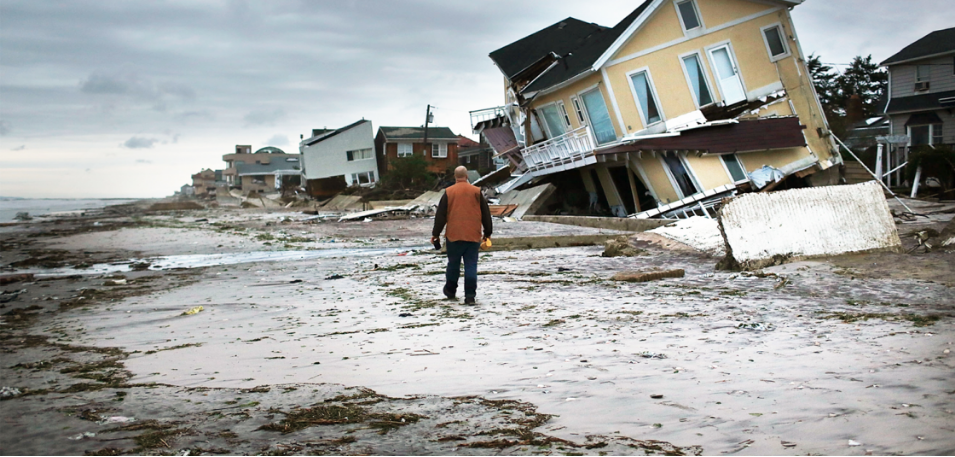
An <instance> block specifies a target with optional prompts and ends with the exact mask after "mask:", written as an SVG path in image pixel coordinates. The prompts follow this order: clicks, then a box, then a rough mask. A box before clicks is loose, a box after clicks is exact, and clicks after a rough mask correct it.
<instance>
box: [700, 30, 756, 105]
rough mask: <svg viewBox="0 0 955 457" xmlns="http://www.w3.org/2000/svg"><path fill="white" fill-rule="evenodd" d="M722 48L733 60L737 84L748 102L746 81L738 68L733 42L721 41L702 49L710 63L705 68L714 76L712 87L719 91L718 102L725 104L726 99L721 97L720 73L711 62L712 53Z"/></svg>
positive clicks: (714, 63) (741, 70)
mask: <svg viewBox="0 0 955 457" xmlns="http://www.w3.org/2000/svg"><path fill="white" fill-rule="evenodd" d="M723 46H726V49H728V50H729V55H730V58H731V59H733V65H735V66H736V71H737V72H739V84H740V86H743V94H745V95H746V100H749V90H748V89H747V88H746V79H744V78H743V69H742V68H740V66H739V59H737V58H736V49H734V48H733V42H732V41H730V40H723V41H720V42H719V43H713V44H711V45H709V46H707V47H705V48H703V51H704V52H705V53H706V60H708V61H709V63H710V65H709V68H707V70H710V71H711V72H713V73H712V74H714V75H716V76H714V77H713V80H714V81H715V82H716V84H714V87H715V88H716V89H718V90H719V92H717V93H718V94H719V96H720V97H719V102H721V103H724V102H726V97H725V96H724V95H723V88H722V87H720V80H719V77H720V73H719V71H717V69H716V62H714V61H713V51H714V50H716V49H719V48H721V47H723Z"/></svg>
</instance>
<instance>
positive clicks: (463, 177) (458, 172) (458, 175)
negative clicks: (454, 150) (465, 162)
mask: <svg viewBox="0 0 955 457" xmlns="http://www.w3.org/2000/svg"><path fill="white" fill-rule="evenodd" d="M467 179H468V169H467V168H465V167H464V166H460V167H457V168H455V169H454V180H455V181H467Z"/></svg>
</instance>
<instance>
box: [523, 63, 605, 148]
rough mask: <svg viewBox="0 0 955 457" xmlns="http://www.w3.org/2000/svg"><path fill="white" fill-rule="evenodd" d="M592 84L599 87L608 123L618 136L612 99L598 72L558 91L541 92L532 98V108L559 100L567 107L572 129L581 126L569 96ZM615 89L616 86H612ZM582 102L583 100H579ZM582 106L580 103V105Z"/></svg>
mask: <svg viewBox="0 0 955 457" xmlns="http://www.w3.org/2000/svg"><path fill="white" fill-rule="evenodd" d="M594 84H599V85H598V86H597V87H598V88H599V89H600V94H601V95H603V97H604V103H606V104H607V112H608V113H609V114H610V123H611V124H612V125H613V128H614V131H615V132H616V134H617V137H618V138H619V137H620V136H621V135H620V126H618V125H617V117H616V116H615V115H614V110H613V100H611V99H610V96H609V94H608V93H607V88H606V87H603V82H602V79H601V77H600V73H594V74H592V75H590V76H588V77H586V78H584V79H582V80H580V81H577V82H575V83H573V84H571V85H569V86H567V87H564V88H562V89H560V90H558V91H555V92H553V93H549V94H543V95H540V96H538V97H537V98H535V99H534V108H535V109H536V108H538V107H540V106H543V105H546V104H548V103H551V102H554V101H557V100H560V101H562V102H564V107H565V108H567V115H568V116H570V125H571V128H572V129H576V128H579V127H581V125H580V121H578V120H577V114H576V113H575V112H574V104H573V103H571V102H570V97H571V96H573V95H577V94H579V93H580V92H583V91H585V90H586V89H588V88H590V87H592V86H593V85H594ZM614 90H616V88H614ZM581 103H583V100H581ZM581 106H582V105H581Z"/></svg>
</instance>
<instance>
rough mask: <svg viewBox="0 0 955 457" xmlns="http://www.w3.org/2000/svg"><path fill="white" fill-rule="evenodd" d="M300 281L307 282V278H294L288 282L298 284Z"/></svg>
mask: <svg viewBox="0 0 955 457" xmlns="http://www.w3.org/2000/svg"><path fill="white" fill-rule="evenodd" d="M300 282H305V280H303V279H293V280H291V281H289V282H288V283H289V284H298V283H300Z"/></svg>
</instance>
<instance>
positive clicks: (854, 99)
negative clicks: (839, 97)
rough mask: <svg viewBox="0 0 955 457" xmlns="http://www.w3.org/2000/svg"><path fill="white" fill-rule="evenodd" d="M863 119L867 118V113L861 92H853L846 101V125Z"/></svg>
mask: <svg viewBox="0 0 955 457" xmlns="http://www.w3.org/2000/svg"><path fill="white" fill-rule="evenodd" d="M863 119H865V113H864V111H863V109H862V97H861V96H860V95H859V94H853V95H852V96H850V97H849V100H848V101H846V125H853V124H855V123H856V122H859V121H861V120H863Z"/></svg>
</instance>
